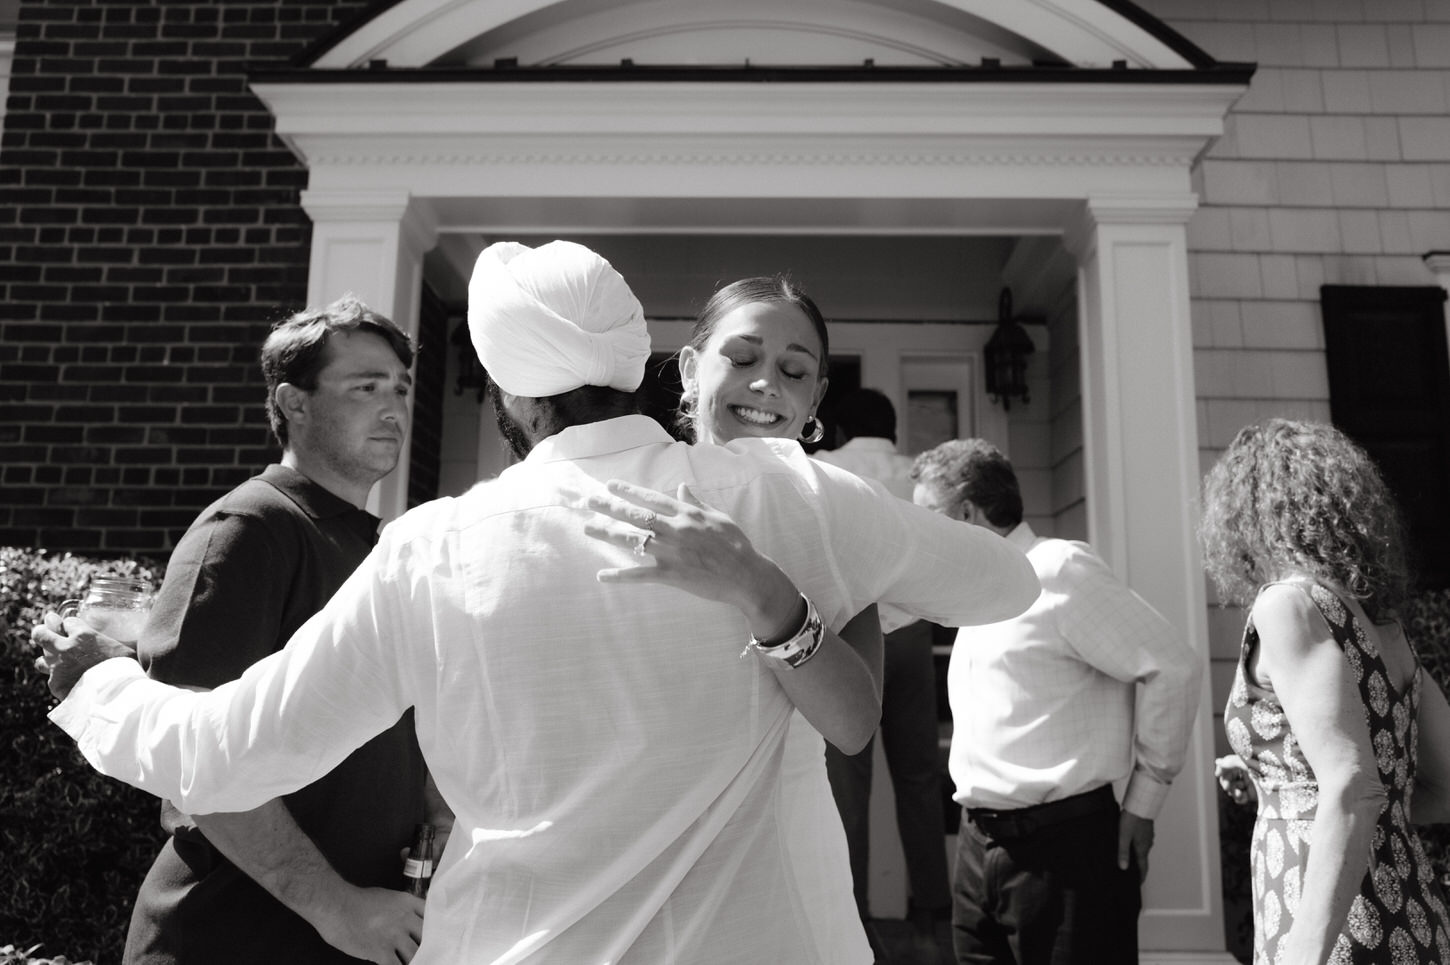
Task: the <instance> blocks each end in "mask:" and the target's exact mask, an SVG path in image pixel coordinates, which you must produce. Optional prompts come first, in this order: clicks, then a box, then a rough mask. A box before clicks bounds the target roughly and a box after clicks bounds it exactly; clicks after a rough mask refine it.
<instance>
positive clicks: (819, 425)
mask: <svg viewBox="0 0 1450 965" xmlns="http://www.w3.org/2000/svg"><path fill="white" fill-rule="evenodd" d="M812 422H814V423H815V424H816V427H815V428H814V429H812V430H811V431H810V432H806V431H805V426H801V432H802V433H804V434H803V435H802V436H801V442H804V443H806V444H807V445H815V444H816V443H817V442H820V441H821V440H822V439H824V438H825V437H826V424H825V423H824V422H822V421H821V420H820V419H817V418H816V417H815V415H814V414H812V415H810V416H809V417H807V418H806V426H808V425H810V424H811V423H812Z"/></svg>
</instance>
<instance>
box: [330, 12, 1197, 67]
mask: <svg viewBox="0 0 1450 965" xmlns="http://www.w3.org/2000/svg"><path fill="white" fill-rule="evenodd" d="M1154 26H1155V25H1154V23H1153V22H1151V21H1150V20H1149V19H1148V18H1146V17H1141V16H1140V17H1137V18H1133V19H1130V18H1129V17H1127V16H1125V15H1124V14H1122V13H1120V12H1118V11H1117V10H1114V9H1112V8H1110V7H1109V6H1107V5H1105V4H1103V3H1101V2H1099V0H729V2H722V0H561V2H555V3H550V2H547V0H400V2H398V3H396V4H394V5H393V6H391V7H389V8H387V9H386V10H384V11H382V12H380V13H379V14H378V15H377V16H375V17H374V18H373V19H372V20H370V21H369V22H367V23H365V24H362V25H360V26H358V27H356V28H355V29H353V30H352V31H351V32H350V33H348V34H347V35H346V36H345V37H342V38H341V39H340V40H339V41H338V42H337V43H335V44H334V45H333V46H332V47H330V48H329V49H327V50H326V51H324V52H323V53H322V54H321V55H319V56H318V57H317V58H316V59H315V60H314V61H313V66H315V67H319V68H334V69H337V68H351V67H358V66H362V65H364V64H367V63H368V62H370V61H376V60H385V61H387V63H388V65H389V66H390V67H425V66H455V67H491V66H492V65H493V64H494V62H495V61H496V60H498V59H505V58H507V59H513V60H516V61H517V63H518V64H519V65H521V66H529V67H533V66H614V65H617V64H619V63H620V62H621V61H623V60H630V61H632V62H633V63H635V64H637V65H642V66H643V65H670V66H742V65H744V64H746V63H749V64H750V65H752V66H792V67H799V66H859V65H861V64H862V63H863V62H865V61H868V60H869V61H871V62H873V63H875V64H877V65H879V66H893V67H944V66H973V65H977V64H980V63H981V62H982V60H983V58H991V59H994V60H997V61H998V62H1000V63H1001V64H1002V65H1003V66H1025V65H1030V64H1033V63H1043V62H1056V63H1062V64H1065V65H1071V66H1074V67H1084V68H1100V67H1109V66H1111V65H1112V64H1114V63H1115V62H1122V63H1124V64H1126V65H1127V66H1128V67H1131V68H1141V69H1185V68H1191V67H1193V66H1194V65H1193V64H1192V63H1190V62H1189V60H1188V59H1187V57H1186V56H1185V55H1184V53H1183V52H1182V51H1183V46H1182V45H1181V44H1174V43H1172V42H1171V38H1172V35H1171V32H1168V31H1166V28H1161V25H1157V26H1158V28H1159V29H1153V28H1154ZM1175 48H1177V49H1175Z"/></svg>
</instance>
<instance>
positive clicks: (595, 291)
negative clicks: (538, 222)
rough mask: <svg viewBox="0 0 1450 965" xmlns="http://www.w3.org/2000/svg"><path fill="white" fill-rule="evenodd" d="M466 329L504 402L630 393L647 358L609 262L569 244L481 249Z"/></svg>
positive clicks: (643, 333)
mask: <svg viewBox="0 0 1450 965" xmlns="http://www.w3.org/2000/svg"><path fill="white" fill-rule="evenodd" d="M468 331H469V334H470V335H472V336H473V347H474V350H475V351H477V352H478V358H479V361H481V362H482V363H483V367H484V368H485V369H487V370H488V374H489V377H490V378H492V379H493V380H494V381H495V382H497V383H498V386H499V388H501V389H503V390H504V391H505V392H507V393H509V394H510V395H520V396H527V397H530V398H543V397H545V396H550V395H558V394H559V393H561V392H568V391H570V390H571V389H577V388H579V387H580V386H585V385H602V386H608V387H610V388H614V389H620V390H621V391H625V392H633V391H634V390H635V389H637V388H639V384H640V381H641V380H642V379H643V378H644V366H645V363H646V362H647V361H648V360H649V330H648V329H647V328H646V327H645V322H644V309H643V308H641V307H640V304H639V299H637V298H635V297H634V292H632V291H630V290H629V285H628V284H626V283H625V281H624V278H623V277H621V276H620V274H619V272H617V271H615V270H614V268H613V267H611V266H610V264H609V262H607V261H605V260H604V259H603V258H601V257H599V255H597V254H595V253H594V252H592V251H590V250H589V249H588V248H585V247H584V246H583V245H576V244H574V243H573V242H571V241H551V242H549V243H548V244H546V245H542V246H540V247H538V248H529V247H527V246H525V245H521V244H518V243H517V242H512V241H500V242H498V243H497V244H492V245H489V246H488V247H487V248H485V249H484V251H483V253H482V254H481V255H479V256H478V263H477V264H475V265H474V267H473V278H472V280H470V281H469V283H468Z"/></svg>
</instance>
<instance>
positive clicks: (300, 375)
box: [262, 294, 413, 449]
mask: <svg viewBox="0 0 1450 965" xmlns="http://www.w3.org/2000/svg"><path fill="white" fill-rule="evenodd" d="M333 332H372V333H373V334H374V335H379V336H381V337H382V338H383V339H384V340H385V341H386V342H387V343H388V347H390V348H391V349H392V350H393V354H394V355H396V356H397V357H398V361H400V362H402V363H403V368H405V369H407V368H412V367H413V341H412V339H410V338H408V336H407V334H406V333H405V332H404V331H403V330H402V329H400V328H398V326H396V325H394V324H393V322H392V319H390V318H387V317H386V316H384V315H379V314H378V313H377V312H375V311H373V310H372V309H371V308H368V307H367V306H366V305H364V304H363V303H362V302H361V301H359V300H358V299H357V297H356V296H355V295H352V294H347V295H343V296H342V297H341V298H339V299H338V300H337V301H335V302H333V303H332V304H331V305H328V306H327V307H326V308H309V309H305V310H303V311H300V312H298V313H297V314H295V315H293V316H292V317H291V318H288V319H285V320H284V321H281V322H278V323H277V324H276V325H275V326H273V328H272V334H270V335H268V336H267V341H265V342H264V343H262V377H263V378H264V379H266V381H267V422H268V423H269V424H270V425H271V427H272V435H274V436H276V438H277V443H278V445H280V446H281V447H282V448H283V449H286V448H287V444H288V438H287V420H286V419H285V418H284V417H283V416H282V410H281V408H280V407H279V406H278V405H277V387H278V386H279V385H281V384H282V383H284V382H287V383H291V384H292V385H295V386H297V387H298V388H299V389H304V390H306V391H309V392H310V391H312V390H313V389H315V388H317V375H318V373H319V372H321V371H322V366H323V358H324V356H325V355H326V354H327V342H328V340H329V339H330V338H331V337H332V333H333Z"/></svg>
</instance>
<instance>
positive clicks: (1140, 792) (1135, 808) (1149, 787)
mask: <svg viewBox="0 0 1450 965" xmlns="http://www.w3.org/2000/svg"><path fill="white" fill-rule="evenodd" d="M1167 797H1168V785H1167V784H1160V783H1159V782H1157V781H1155V780H1153V778H1151V777H1149V776H1148V775H1147V774H1144V773H1143V772H1142V771H1134V772H1133V776H1132V777H1131V778H1129V780H1128V790H1127V791H1126V792H1124V794H1123V810H1124V811H1128V812H1130V813H1132V814H1136V815H1137V816H1138V817H1140V818H1146V819H1147V820H1149V821H1153V820H1156V819H1157V817H1158V812H1159V811H1161V810H1163V801H1164V800H1165V799H1166V798H1167Z"/></svg>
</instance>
